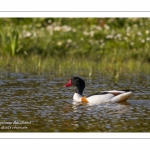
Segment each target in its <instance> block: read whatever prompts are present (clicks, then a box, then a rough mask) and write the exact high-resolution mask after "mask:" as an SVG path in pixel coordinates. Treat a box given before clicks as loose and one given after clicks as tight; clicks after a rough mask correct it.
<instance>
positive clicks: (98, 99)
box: [65, 77, 132, 105]
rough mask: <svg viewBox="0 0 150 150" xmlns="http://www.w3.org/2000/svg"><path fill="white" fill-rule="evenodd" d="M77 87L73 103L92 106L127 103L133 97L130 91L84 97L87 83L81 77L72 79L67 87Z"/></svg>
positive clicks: (103, 92) (99, 93) (100, 93)
mask: <svg viewBox="0 0 150 150" xmlns="http://www.w3.org/2000/svg"><path fill="white" fill-rule="evenodd" d="M72 85H74V86H76V93H74V96H73V101H75V102H81V103H88V104H91V105H95V104H101V103H108V102H112V103H116V102H122V101H126V100H127V99H128V98H129V97H130V96H131V95H132V92H131V91H130V90H112V91H101V92H97V93H94V94H91V95H89V96H83V95H82V94H83V90H84V88H85V82H84V80H83V79H81V78H79V77H73V78H71V79H70V80H69V81H68V83H67V84H65V86H66V87H69V86H72Z"/></svg>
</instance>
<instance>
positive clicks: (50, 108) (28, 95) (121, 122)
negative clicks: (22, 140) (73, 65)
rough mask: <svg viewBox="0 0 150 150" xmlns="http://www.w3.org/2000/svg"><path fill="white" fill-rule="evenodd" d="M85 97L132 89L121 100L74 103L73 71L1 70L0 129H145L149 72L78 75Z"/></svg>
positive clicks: (149, 103)
mask: <svg viewBox="0 0 150 150" xmlns="http://www.w3.org/2000/svg"><path fill="white" fill-rule="evenodd" d="M82 77H83V78H84V79H85V81H86V88H85V90H84V94H85V95H89V94H91V93H94V92H98V91H100V90H114V89H118V90H120V89H132V90H133V91H134V92H133V95H132V97H131V98H130V99H129V100H127V101H126V102H123V103H115V104H109V103H108V104H101V105H95V106H88V105H82V104H80V105H74V104H73V103H72V96H73V94H74V92H75V88H74V87H68V88H66V87H64V84H65V83H67V82H68V79H70V78H71V75H66V76H56V75H51V74H43V75H36V74H22V73H10V74H9V75H8V74H6V73H1V74H0V131H1V132H149V131H150V125H149V124H150V98H149V91H150V76H149V75H131V74H127V75H123V76H120V79H119V81H118V82H117V83H115V82H114V78H113V77H110V76H104V75H100V74H98V73H97V74H96V73H95V74H94V75H92V76H91V77H89V76H82Z"/></svg>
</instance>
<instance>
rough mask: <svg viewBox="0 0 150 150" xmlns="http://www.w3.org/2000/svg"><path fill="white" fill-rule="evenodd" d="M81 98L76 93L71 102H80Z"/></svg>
mask: <svg viewBox="0 0 150 150" xmlns="http://www.w3.org/2000/svg"><path fill="white" fill-rule="evenodd" d="M82 97H83V96H82V95H80V94H78V93H74V95H73V100H74V101H77V102H81V98H82Z"/></svg>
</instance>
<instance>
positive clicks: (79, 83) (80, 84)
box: [65, 77, 85, 95]
mask: <svg viewBox="0 0 150 150" xmlns="http://www.w3.org/2000/svg"><path fill="white" fill-rule="evenodd" d="M72 85H74V86H76V93H78V94H80V95H82V93H83V90H84V88H85V82H84V80H83V79H81V78H79V77H73V78H71V79H70V80H69V81H68V83H67V84H65V86H66V87H69V86H72Z"/></svg>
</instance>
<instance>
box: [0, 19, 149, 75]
mask: <svg viewBox="0 0 150 150" xmlns="http://www.w3.org/2000/svg"><path fill="white" fill-rule="evenodd" d="M149 45H150V19H149V18H1V19H0V68H1V71H5V70H6V69H8V68H9V69H10V68H11V70H12V71H14V72H18V71H20V72H34V73H41V72H50V71H52V70H55V71H56V68H57V71H58V72H57V74H58V73H60V74H65V73H66V71H68V70H70V69H71V68H73V70H74V71H76V72H77V73H79V72H80V73H82V72H84V71H85V70H86V73H88V74H89V75H91V74H92V73H93V71H94V70H96V71H100V72H101V73H105V72H106V73H108V71H110V70H111V71H110V73H111V74H112V73H115V74H116V73H118V74H120V73H124V72H129V73H130V72H131V73H139V72H146V73H148V72H150V68H149V63H150V51H149V49H150V46H149Z"/></svg>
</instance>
